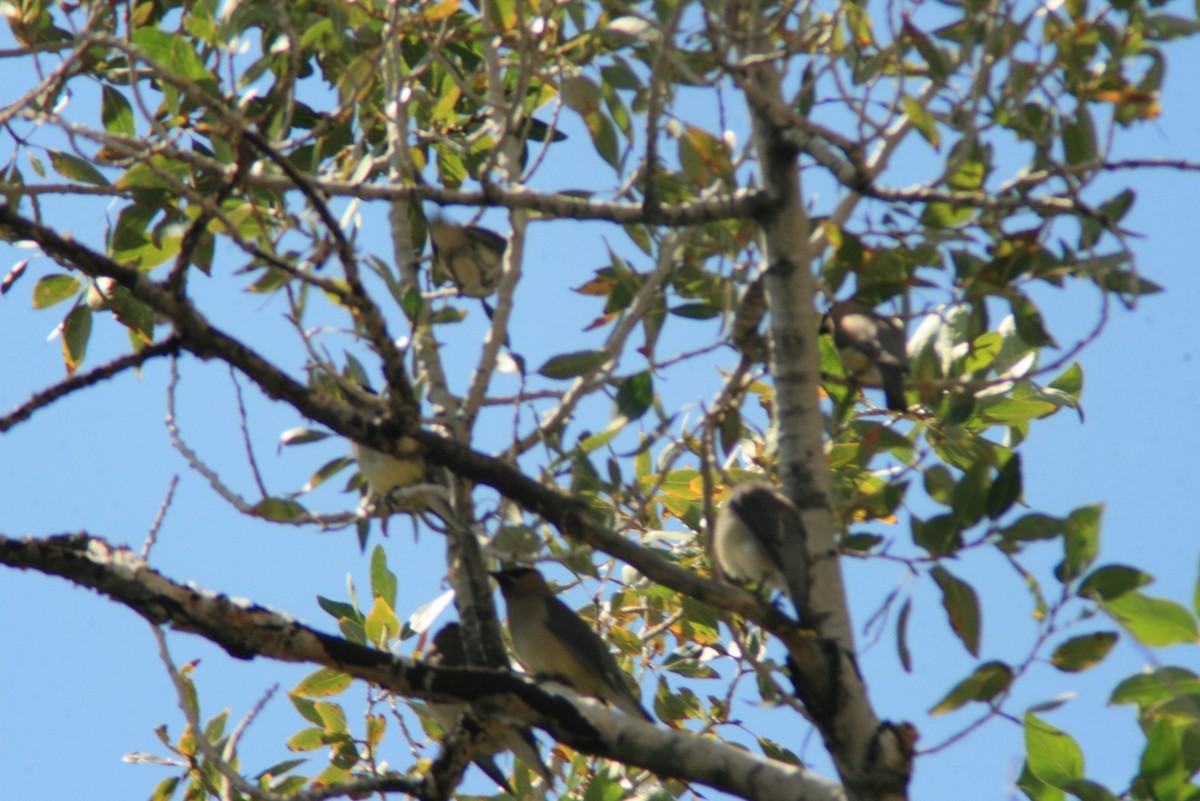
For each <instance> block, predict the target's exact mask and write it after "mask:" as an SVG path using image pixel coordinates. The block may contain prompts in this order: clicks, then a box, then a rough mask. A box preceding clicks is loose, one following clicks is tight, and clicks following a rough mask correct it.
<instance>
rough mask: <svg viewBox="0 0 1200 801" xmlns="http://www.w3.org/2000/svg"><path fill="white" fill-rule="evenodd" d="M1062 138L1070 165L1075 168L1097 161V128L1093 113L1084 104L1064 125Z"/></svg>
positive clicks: (1081, 104) (1080, 105) (1077, 108)
mask: <svg viewBox="0 0 1200 801" xmlns="http://www.w3.org/2000/svg"><path fill="white" fill-rule="evenodd" d="M1062 138H1063V152H1064V154H1065V155H1066V157H1067V164H1068V165H1070V166H1072V167H1074V166H1075V165H1078V164H1084V163H1086V162H1090V161H1094V160H1095V158H1096V127H1095V125H1094V124H1093V123H1092V115H1091V112H1089V111H1088V108H1087V106H1086V105H1084V104H1083V103H1080V104H1079V105H1078V106H1076V108H1075V114H1074V115H1073V116H1071V117H1069V118H1068V119H1067V122H1066V123H1065V124H1064V125H1063V131H1062Z"/></svg>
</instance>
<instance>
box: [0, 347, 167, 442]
mask: <svg viewBox="0 0 1200 801" xmlns="http://www.w3.org/2000/svg"><path fill="white" fill-rule="evenodd" d="M179 347H180V345H179V338H178V337H174V336H172V337H168V338H167V339H164V340H163V341H162V342H156V343H154V344H153V345H147V346H146V347H144V348H142V349H141V350H139V351H137V352H136V353H130V354H127V355H125V356H121V357H118V358H116V359H113V360H112V361H111V362H109V363H108V364H104V365H101V366H100V367H97V368H95V369H94V370H89V371H88V372H86V373H78V374H76V375H73V376H71V377H70V378H68V379H66V380H65V381H60V382H59V383H57V384H55V385H54V386H52V387H47V388H46V389H43V390H42V391H41V392H36V393H34V394H33V395H32V396H30V398H29V399H28V400H27V401H25V402H24V403H22V404H21V405H20V406H18V407H17V408H15V409H13V410H12V411H11V412H9V413H8V414H6V415H4V416H3V417H0V433H4V432H5V431H8V430H9V429H10V428H12V427H14V426H16V425H19V424H21V423H23V422H25V421H26V420H28V419H29V418H30V417H32V416H33V414H34V412H36V411H38V410H39V409H43V408H45V407H46V406H49V405H50V404H52V403H54V402H55V401H57V400H59V399H60V398H63V397H66V396H67V395H70V394H71V393H72V392H75V391H77V390H80V389H86V388H87V387H90V386H92V385H94V384H99V383H100V382H101V381H107V380H108V379H110V378H112V377H113V376H115V375H117V374H118V373H121V372H124V371H125V370H128V369H130V368H135V367H141V366H142V365H143V364H145V363H146V362H148V361H150V360H151V359H154V358H157V357H159V356H168V355H173V354H175V353H178V352H179Z"/></svg>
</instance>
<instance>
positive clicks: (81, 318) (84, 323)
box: [62, 305, 92, 373]
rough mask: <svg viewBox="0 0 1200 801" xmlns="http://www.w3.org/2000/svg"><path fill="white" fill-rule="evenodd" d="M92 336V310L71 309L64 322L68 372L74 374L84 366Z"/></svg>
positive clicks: (64, 353)
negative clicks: (80, 366)
mask: <svg viewBox="0 0 1200 801" xmlns="http://www.w3.org/2000/svg"><path fill="white" fill-rule="evenodd" d="M91 336H92V310H91V309H89V308H88V307H87V306H84V305H79V306H76V307H75V308H73V309H71V312H70V313H69V314H68V315H67V319H65V320H63V336H62V341H63V361H64V362H65V363H66V365H67V372H68V373H74V372H75V370H77V369H78V368H79V365H81V364H83V359H84V356H86V355H87V345H88V340H89V339H90V338H91Z"/></svg>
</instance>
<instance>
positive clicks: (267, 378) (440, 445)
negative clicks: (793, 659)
mask: <svg viewBox="0 0 1200 801" xmlns="http://www.w3.org/2000/svg"><path fill="white" fill-rule="evenodd" d="M0 224H2V225H7V226H9V227H10V228H12V229H13V230H14V231H17V232H19V234H20V235H21V236H22V237H25V238H29V239H33V240H34V241H36V242H37V243H38V244H39V245H41V247H42V248H43V249H44V250H46V251H47V252H48V253H53V254H55V255H56V256H58V257H59V258H62V259H63V260H64V261H66V262H67V263H69V264H72V265H75V266H76V267H78V268H79V269H80V270H81V271H82V272H84V273H85V274H87V275H89V276H92V277H96V276H100V275H107V276H110V277H112V278H115V279H116V280H117V281H118V282H119V283H120V284H121V285H122V286H125V287H126V288H128V289H129V290H130V291H131V292H132V293H133V295H134V296H135V297H137V298H138V299H139V300H142V301H143V302H145V303H147V304H148V305H150V306H151V307H152V308H153V309H155V310H156V311H158V312H160V313H162V314H164V315H165V316H167V317H169V318H170V319H171V320H173V321H174V322H175V325H176V327H177V331H178V337H179V341H180V346H181V347H183V348H184V349H186V350H188V351H190V352H192V353H194V354H195V355H197V356H199V357H200V358H203V359H208V358H216V359H220V360H222V361H224V362H226V363H228V364H230V365H232V366H234V367H236V368H237V369H238V370H240V371H241V372H242V373H243V374H245V375H246V376H248V377H249V378H250V379H251V380H252V381H254V382H255V383H256V384H258V386H259V387H260V389H261V390H262V391H263V392H264V393H265V394H266V395H268V396H269V397H271V398H274V399H276V400H280V401H283V402H284V403H287V404H289V405H291V406H292V407H293V408H295V409H296V410H297V411H298V412H300V413H301V414H302V415H304V416H306V417H308V418H309V419H312V420H315V421H317V422H320V423H323V424H324V425H326V426H328V427H329V428H330V429H332V430H333V431H335V432H337V433H338V434H340V435H341V436H344V437H347V438H348V439H352V440H354V441H355V442H360V443H362V444H363V445H366V446H367V447H370V448H373V449H375V450H378V451H381V452H383V453H389V454H392V455H395V456H398V457H402V456H403V455H404V454H403V453H401V451H400V439H401V436H405V435H406V436H411V437H413V438H415V439H416V440H417V441H418V442H420V443H421V445H422V446H423V447H424V449H425V457H426V459H428V460H429V461H430V462H432V463H434V464H438V465H441V466H443V467H446V468H448V469H449V470H451V471H452V472H454V473H456V474H458V475H461V476H464V477H466V478H468V479H470V480H471V481H473V482H475V483H479V484H485V485H487V486H490V487H493V488H495V489H496V490H498V491H499V492H500V493H501V494H503V495H504V496H505V497H507V498H509V499H510V500H512V501H515V502H516V503H518V504H519V505H521V507H522V508H524V509H526V510H528V511H530V512H532V513H534V514H537V515H540V516H541V517H543V518H545V519H546V520H547V521H548V522H549V523H551V524H552V525H554V526H555V527H557V528H558V529H559V530H560V531H561V532H562V533H563V534H564V535H565V536H566V537H568V538H570V539H573V540H575V541H576V542H581V543H584V544H586V545H589V546H591V547H593V548H596V549H597V550H600V551H603V552H605V553H607V554H609V555H611V556H615V557H617V558H618V559H621V560H622V561H624V562H626V563H628V564H629V565H631V566H633V567H634V568H636V569H637V570H638V571H639V572H641V573H642V575H644V576H646V577H647V578H649V579H651V580H653V581H656V582H658V583H660V584H663V585H665V586H667V587H670V588H671V589H674V590H676V591H678V592H682V593H684V594H686V595H689V596H691V597H693V598H696V599H697V600H700V601H702V602H704V603H707V604H709V605H711V606H714V607H718V608H720V609H725V610H727V611H730V612H734V613H736V614H738V615H741V616H742V617H743V618H745V619H747V620H749V621H751V622H753V623H755V624H756V625H758V626H760V627H762V628H764V629H766V630H767V631H770V632H772V633H773V634H775V635H776V636H778V637H780V638H781V639H782V640H783V641H784V642H786V643H787V644H788V647H789V649H790V650H791V651H792V653H793V655H796V656H797V659H800V660H801V661H802V662H804V661H806V660H805V659H803V658H802V657H803V656H804V655H806V654H807V655H810V656H814V658H815V654H814V653H813V652H812V651H811V649H812V647H813V640H812V638H811V637H810V636H809V633H808V632H806V631H805V630H804V629H802V628H801V627H800V626H798V625H797V624H796V623H795V621H793V620H791V619H790V618H788V617H787V616H786V615H784V614H783V613H782V612H780V611H779V610H778V609H777V608H775V607H773V606H770V605H766V604H763V602H762V601H761V600H760V599H758V598H757V597H756V596H754V595H752V594H751V593H749V592H746V591H745V590H742V589H739V588H736V587H732V586H729V585H728V584H724V583H722V582H718V581H715V580H712V579H706V578H703V577H701V576H699V575H697V574H696V573H694V572H692V571H690V570H687V569H684V568H682V567H680V566H678V565H677V564H675V563H674V562H672V561H670V560H668V559H666V558H664V557H662V556H659V555H658V554H657V553H655V552H654V551H653V550H651V549H649V548H646V547H644V546H642V545H640V544H638V543H637V542H634V541H632V540H629V539H626V538H625V537H623V536H621V535H619V534H617V533H616V532H614V531H611V530H609V529H606V528H604V527H602V526H600V525H598V524H597V523H596V522H595V521H594V520H593V519H592V518H591V517H590V516H589V515H588V513H587V511H588V510H587V508H586V506H585V504H584V503H583V502H582V501H579V500H578V499H577V498H574V497H572V496H569V495H567V494H565V493H563V492H560V491H559V490H557V489H555V488H552V487H547V486H545V485H543V484H541V483H539V482H538V481H536V480H534V479H532V478H530V477H529V476H526V475H525V474H524V473H522V472H521V471H520V470H519V469H517V468H516V467H514V466H513V465H511V464H509V463H507V462H505V461H503V460H501V459H497V458H495V457H491V456H487V455H485V454H482V453H479V452H477V451H474V450H472V449H471V448H469V447H467V446H465V445H463V444H461V443H458V442H455V441H453V440H450V439H447V438H446V437H443V436H441V435H439V434H435V433H433V432H431V431H424V430H419V429H416V428H415V427H414V426H415V421H407V420H398V419H396V417H395V415H394V414H391V413H390V410H389V409H388V407H387V404H385V403H384V402H383V401H382V400H380V401H378V403H377V406H378V408H377V409H372V410H371V411H370V413H366V412H364V411H363V410H361V409H359V408H356V407H355V406H354V405H350V404H347V403H344V402H342V401H339V400H337V399H334V398H331V397H328V396H326V395H323V394H321V393H317V392H314V391H312V390H311V389H309V388H308V387H306V386H304V385H302V384H300V383H299V382H297V381H296V380H295V379H293V378H291V377H290V376H288V375H287V374H286V373H284V372H282V371H281V370H279V369H278V368H277V367H275V366H274V365H273V364H271V363H270V362H268V361H267V360H266V359H264V358H263V357H262V356H260V355H259V354H258V353H256V352H255V351H254V350H252V349H251V348H249V347H248V346H246V345H245V344H244V343H242V342H240V341H238V340H237V339H234V338H233V337H230V336H229V335H227V334H225V333H224V332H222V331H220V330H219V329H217V328H215V327H214V326H212V325H210V324H209V322H208V321H207V320H206V319H205V318H204V317H203V316H202V315H201V314H200V313H199V312H197V311H196V310H195V309H194V308H193V307H192V305H191V304H190V303H189V302H188V301H187V300H180V299H178V298H176V297H175V296H174V295H172V294H171V293H170V292H168V291H167V290H165V289H164V288H162V287H161V286H159V285H158V284H156V283H155V282H153V281H151V280H149V278H147V277H146V276H145V275H144V274H142V273H139V272H137V271H135V270H131V269H128V268H126V267H122V266H121V265H119V264H116V263H115V262H113V261H112V260H111V259H108V258H107V257H105V256H103V255H101V254H98V253H96V252H94V251H92V250H90V249H88V248H86V247H84V246H82V245H80V244H78V243H76V242H74V241H73V240H68V239H65V238H63V237H62V236H60V235H59V234H57V233H56V232H54V231H52V230H50V229H48V228H46V227H44V226H41V225H38V224H36V223H33V222H31V221H29V220H26V219H24V218H22V217H20V216H19V215H17V214H15V213H13V211H12V210H11V208H9V207H8V206H5V205H0ZM814 330H815V323H814ZM375 420H378V421H380V422H375Z"/></svg>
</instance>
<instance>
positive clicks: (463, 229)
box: [429, 217, 508, 298]
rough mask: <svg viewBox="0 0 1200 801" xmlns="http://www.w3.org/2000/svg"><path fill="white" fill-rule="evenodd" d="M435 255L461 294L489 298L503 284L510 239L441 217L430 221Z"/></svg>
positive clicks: (475, 226) (435, 259)
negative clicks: (501, 276) (505, 254)
mask: <svg viewBox="0 0 1200 801" xmlns="http://www.w3.org/2000/svg"><path fill="white" fill-rule="evenodd" d="M429 238H430V239H431V240H432V242H433V258H434V261H436V262H437V266H438V267H439V268H441V270H442V271H443V272H445V273H446V275H447V276H449V278H450V280H451V281H452V282H453V283H454V286H455V287H456V288H457V289H458V293H459V294H460V295H465V296H466V297H468V298H486V297H488V296H489V295H491V294H493V293H494V292H495V291H496V288H497V287H498V286H499V285H500V275H501V273H502V272H503V268H504V251H506V250H507V249H508V240H507V239H506V238H504V237H503V236H501V235H500V234H498V233H496V232H495V231H492V230H490V229H487V228H481V227H480V226H478V225H458V224H456V223H452V222H448V221H446V220H443V219H441V218H440V217H434V218H433V219H431V220H430V221H429Z"/></svg>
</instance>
